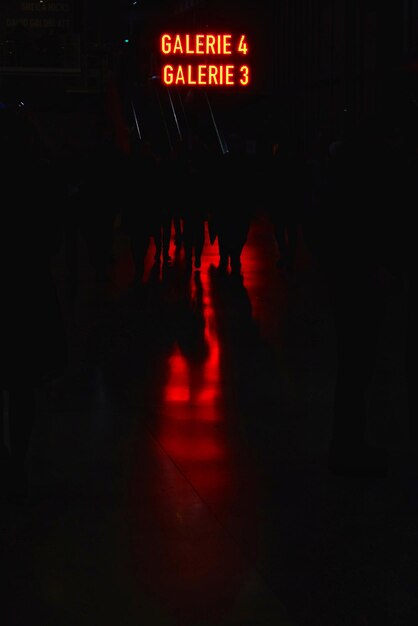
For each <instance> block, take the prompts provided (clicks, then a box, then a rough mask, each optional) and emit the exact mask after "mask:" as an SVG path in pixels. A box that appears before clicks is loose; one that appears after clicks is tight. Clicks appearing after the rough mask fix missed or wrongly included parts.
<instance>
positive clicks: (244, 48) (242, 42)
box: [238, 35, 248, 54]
mask: <svg viewBox="0 0 418 626" xmlns="http://www.w3.org/2000/svg"><path fill="white" fill-rule="evenodd" d="M238 52H241V54H247V53H248V44H247V42H246V41H245V35H241V39H240V40H239V44H238Z"/></svg>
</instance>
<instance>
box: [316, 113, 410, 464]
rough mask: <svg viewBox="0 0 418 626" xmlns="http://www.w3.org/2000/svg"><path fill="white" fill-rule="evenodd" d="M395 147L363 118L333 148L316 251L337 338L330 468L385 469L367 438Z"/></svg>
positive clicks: (382, 456)
mask: <svg viewBox="0 0 418 626" xmlns="http://www.w3.org/2000/svg"><path fill="white" fill-rule="evenodd" d="M396 170H397V168H396V166H395V160H394V154H393V151H392V150H391V149H390V146H389V145H388V143H387V142H386V138H385V136H384V132H382V128H381V127H380V126H379V125H378V124H377V123H376V121H375V120H371V121H369V120H367V121H366V122H364V123H363V124H362V125H361V126H359V128H358V129H356V130H355V131H353V133H352V135H351V136H349V137H346V138H345V139H344V142H342V143H338V145H336V144H334V145H333V146H332V149H331V150H330V159H329V164H328V168H327V171H328V182H327V186H326V190H325V193H324V195H323V196H322V207H321V209H320V212H321V213H320V215H321V217H319V214H318V223H317V228H316V234H315V237H314V238H313V239H314V240H315V241H316V253H317V257H318V259H319V261H320V264H321V267H322V269H323V271H324V275H325V277H326V279H327V284H328V288H329V294H330V300H331V304H332V308H333V313H334V321H335V329H336V339H337V376H336V385H335V397H334V417H333V431H332V440H331V445H330V460H329V461H330V468H331V469H332V470H333V471H334V472H336V473H351V472H360V473H362V472H366V473H369V472H383V471H385V470H386V467H387V460H388V459H387V453H386V451H385V450H384V449H382V448H374V447H372V446H370V445H369V444H368V443H367V441H366V426H367V397H366V394H367V390H368V389H369V386H370V382H371V379H372V376H373V373H374V370H375V364H376V357H377V354H378V347H379V340H380V334H381V327H382V322H383V320H384V318H385V305H386V289H387V280H386V278H387V276H388V275H389V274H391V273H392V272H393V271H394V266H393V258H394V257H396V253H395V254H394V251H395V250H396V249H399V242H397V235H396V232H397V230H398V228H397V219H396V217H395V216H394V214H393V210H394V209H393V207H395V206H399V201H400V200H401V196H400V191H401V189H400V188H398V183H399V180H397V177H396V174H395V172H396Z"/></svg>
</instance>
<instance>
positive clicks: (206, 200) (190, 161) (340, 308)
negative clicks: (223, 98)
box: [0, 107, 417, 484]
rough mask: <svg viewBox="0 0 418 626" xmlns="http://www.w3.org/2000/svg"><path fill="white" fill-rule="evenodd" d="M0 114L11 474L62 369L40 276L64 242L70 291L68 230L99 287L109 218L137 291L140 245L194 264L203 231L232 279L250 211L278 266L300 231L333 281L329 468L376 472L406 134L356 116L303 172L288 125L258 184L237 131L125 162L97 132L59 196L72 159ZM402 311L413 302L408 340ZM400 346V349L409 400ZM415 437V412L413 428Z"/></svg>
mask: <svg viewBox="0 0 418 626" xmlns="http://www.w3.org/2000/svg"><path fill="white" fill-rule="evenodd" d="M0 114H1V115H0V123H1V137H2V156H1V159H2V168H1V172H2V177H3V189H4V197H7V199H8V200H7V205H6V207H5V210H4V212H3V228H2V230H1V242H0V254H1V283H2V286H3V293H4V298H3V302H4V304H3V321H2V326H1V333H2V336H1V344H2V357H1V369H0V375H1V383H2V390H3V392H4V393H5V394H6V395H7V399H8V410H7V413H8V420H9V431H10V442H9V443H7V442H6V440H5V432H6V428H5V425H4V423H2V424H1V432H2V453H1V454H2V465H3V466H4V467H6V466H7V467H8V468H10V467H12V468H13V470H11V471H12V472H13V473H14V475H15V476H19V477H20V480H21V483H22V484H23V483H24V477H25V459H26V456H27V451H28V446H29V441H30V433H31V430H32V426H33V422H34V419H35V416H36V388H37V386H38V385H40V384H41V383H42V381H44V380H46V379H47V378H48V377H50V376H53V375H54V374H55V373H56V372H59V371H61V370H62V368H63V367H65V363H66V358H67V345H66V337H65V329H64V325H63V322H62V317H61V313H60V306H59V302H58V297H57V293H56V288H55V284H54V281H53V277H52V273H51V259H52V257H53V255H54V254H57V253H58V251H59V250H60V246H61V244H62V242H64V243H65V246H66V253H67V262H68V265H69V267H70V270H71V271H70V281H71V285H72V287H71V290H72V292H73V293H76V282H77V276H76V275H77V235H78V232H79V230H80V231H81V232H82V234H83V235H84V237H85V240H86V243H87V248H88V251H89V259H90V262H91V264H92V266H93V268H94V269H95V271H96V278H97V282H98V283H99V284H102V285H103V284H105V283H106V281H107V280H108V279H109V270H110V268H111V266H112V263H113V262H114V257H113V238H114V233H115V219H116V218H117V216H119V217H120V220H121V224H122V228H123V229H125V232H126V234H127V235H128V237H129V241H130V249H131V253H132V259H133V263H134V266H135V284H141V283H142V282H143V280H144V271H145V260H146V256H147V254H148V251H149V247H150V245H151V243H153V245H154V248H155V250H154V261H155V263H156V264H160V263H161V261H162V262H163V264H165V265H170V264H171V261H172V258H171V255H170V247H171V242H172V238H173V237H174V244H175V247H176V251H177V252H178V253H180V250H181V249H182V250H184V261H185V267H186V268H187V269H190V268H191V267H193V266H194V268H195V269H196V270H199V269H200V268H201V263H202V254H203V250H204V245H205V237H206V232H207V231H208V232H209V237H210V243H211V244H212V245H214V244H215V242H217V246H218V253H219V270H220V271H221V272H226V271H227V270H228V269H229V268H230V269H231V272H232V273H238V274H240V273H241V256H242V252H243V249H244V246H245V245H246V242H247V240H248V236H249V232H250V228H251V223H252V220H253V219H254V218H255V217H256V214H257V207H259V206H262V207H264V209H265V211H266V214H267V217H268V219H269V220H270V223H271V226H272V233H273V237H274V242H275V245H276V250H277V256H278V258H277V265H278V267H279V268H280V269H282V270H284V271H285V272H286V273H287V275H291V274H293V273H294V271H295V260H296V255H297V250H298V246H299V243H300V238H299V236H300V233H302V235H303V237H304V240H305V243H307V245H308V248H309V250H310V253H311V254H312V255H313V257H314V259H316V261H317V262H318V266H319V268H320V271H321V272H322V273H323V276H324V278H325V280H326V284H327V288H328V290H329V295H330V302H331V305H332V311H333V319H334V322H335V330H336V339H337V372H336V385H335V396H334V411H333V430H332V441H331V444H330V466H331V468H332V469H333V470H334V471H337V472H339V471H341V472H345V471H350V470H351V469H354V470H366V471H368V470H374V469H377V470H381V469H384V468H385V467H386V463H387V459H386V456H385V452H384V451H382V450H381V449H375V448H372V447H371V446H369V445H367V442H366V425H367V397H366V396H367V390H368V388H369V386H370V383H371V379H372V376H373V372H374V366H375V363H376V358H377V352H378V345H379V338H380V330H381V327H382V324H383V321H384V318H385V311H386V308H385V305H386V297H387V290H388V286H389V287H390V286H391V285H393V284H394V283H396V284H398V285H399V284H401V285H402V288H403V289H405V292H406V293H407V295H408V298H409V300H411V296H410V294H411V286H412V276H411V266H412V259H411V250H412V242H411V240H410V237H411V232H410V230H409V218H408V217H407V214H408V211H410V210H411V207H412V205H413V203H414V202H415V200H416V196H417V188H416V187H417V185H416V182H415V178H416V176H415V174H416V165H417V158H416V157H417V154H416V147H415V146H414V143H413V141H410V140H409V139H408V138H407V135H406V133H405V132H401V131H399V129H397V128H396V127H394V128H391V127H388V126H387V125H385V124H384V123H383V121H382V120H381V119H366V120H364V122H363V123H362V124H360V125H358V126H357V127H356V128H354V127H353V128H351V129H350V132H349V133H346V135H345V136H344V137H343V138H342V139H341V140H336V141H332V142H331V141H329V142H325V144H322V145H321V149H320V150H319V152H318V154H317V155H316V159H315V160H314V161H312V162H311V164H310V168H311V169H309V167H308V161H307V159H306V155H305V154H304V153H303V151H302V150H301V145H300V141H299V140H298V139H297V138H296V136H295V137H292V135H291V134H290V133H289V132H286V133H283V134H282V135H280V136H279V137H275V138H274V141H273V142H272V151H271V154H270V155H269V158H268V159H267V164H266V168H265V171H264V177H262V178H261V179H260V178H259V177H258V173H257V171H256V168H254V164H253V162H252V161H251V159H249V158H248V155H247V154H246V149H245V142H244V140H243V139H242V137H240V136H231V137H230V138H229V141H228V149H227V150H225V151H219V152H218V153H217V154H214V153H213V151H212V150H211V149H209V148H208V146H206V145H205V143H204V142H203V141H202V138H201V137H199V136H198V135H196V136H192V137H191V138H190V140H189V141H179V142H178V143H177V144H176V146H174V148H173V150H172V152H171V153H170V154H168V155H160V154H156V153H155V152H154V149H153V146H152V145H151V143H150V142H148V141H139V142H136V143H135V142H134V143H133V145H132V149H131V151H130V154H129V155H122V154H121V153H120V151H119V150H118V149H116V148H115V145H114V142H113V141H112V137H110V136H108V135H106V133H104V135H103V141H102V142H101V143H99V144H98V145H97V147H96V148H97V149H96V150H94V151H92V152H91V153H90V154H88V155H87V157H86V158H85V159H84V161H83V163H82V166H81V167H80V168H78V171H77V173H76V174H74V177H75V178H76V179H77V180H76V181H75V185H74V186H71V189H70V188H69V186H68V185H69V181H68V177H71V174H70V173H69V170H68V168H67V167H66V168H65V170H66V175H65V176H66V178H65V177H63V171H57V169H56V168H55V164H54V161H53V159H50V158H49V157H48V155H47V154H45V153H44V151H43V150H42V144H41V142H39V138H38V137H37V135H36V132H34V128H33V126H32V125H31V124H30V123H29V120H28V118H27V116H25V114H24V112H23V111H21V110H18V109H16V108H14V107H10V108H5V109H3V110H2V111H0ZM22 181H24V184H22ZM61 206H62V207H64V209H63V210H61V209H60V208H59V207H61ZM410 311H411V304H409V308H408V312H409V325H408V333H409V334H408V338H409V337H410V336H411V327H412V322H411V320H412V316H411V313H410ZM411 342H412V340H411ZM412 354H413V351H412V350H411V349H409V350H408V354H407V379H408V391H409V402H410V407H412V405H413V403H414V395H413V393H412V392H411V384H412V381H411V377H412V376H411V368H412V358H413V357H412ZM4 408H5V403H3V405H2V410H3V409H4ZM411 411H412V409H411V408H410V412H411ZM3 413H4V411H3ZM3 413H2V419H3V418H5V415H4V414H3ZM416 430H417V428H416V423H415V422H414V420H413V419H412V417H411V433H415V436H416Z"/></svg>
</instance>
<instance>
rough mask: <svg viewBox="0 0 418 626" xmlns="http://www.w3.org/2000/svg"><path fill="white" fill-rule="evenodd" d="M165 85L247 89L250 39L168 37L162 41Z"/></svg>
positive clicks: (204, 35)
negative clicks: (245, 60)
mask: <svg viewBox="0 0 418 626" xmlns="http://www.w3.org/2000/svg"><path fill="white" fill-rule="evenodd" d="M160 53H161V54H162V55H163V58H164V61H165V60H167V61H168V60H169V61H170V62H167V63H166V62H164V64H163V66H162V70H161V76H162V80H163V83H164V84H165V85H176V86H179V85H196V86H205V87H206V86H209V87H216V86H221V87H246V86H248V85H249V84H250V79H251V73H250V66H249V64H248V63H243V62H242V60H243V59H244V57H246V56H247V55H248V54H249V46H248V42H247V37H246V35H239V36H238V37H237V36H235V35H232V34H231V33H210V34H209V33H193V34H189V33H187V34H170V33H164V34H163V35H161V38H160Z"/></svg>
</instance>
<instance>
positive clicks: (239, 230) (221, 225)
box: [209, 137, 255, 272]
mask: <svg viewBox="0 0 418 626" xmlns="http://www.w3.org/2000/svg"><path fill="white" fill-rule="evenodd" d="M214 178H215V179H216V181H217V185H216V191H217V196H216V198H214V200H213V203H212V209H211V211H210V215H209V220H210V222H211V224H210V231H211V240H212V241H213V240H214V237H215V236H216V237H217V239H218V249H219V269H220V270H221V271H225V270H227V269H228V266H229V265H230V267H231V270H232V271H233V272H240V271H241V254H242V251H243V248H244V246H245V244H246V242H247V238H248V234H249V229H250V224H251V219H252V216H253V212H254V191H255V174H254V171H253V169H252V168H251V166H250V162H249V160H248V157H247V155H246V154H245V151H244V146H243V143H242V140H241V139H240V138H239V137H232V138H231V140H230V146H229V151H228V152H227V153H226V154H225V155H223V156H221V157H220V159H219V164H218V167H217V169H216V173H215V177H214Z"/></svg>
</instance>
